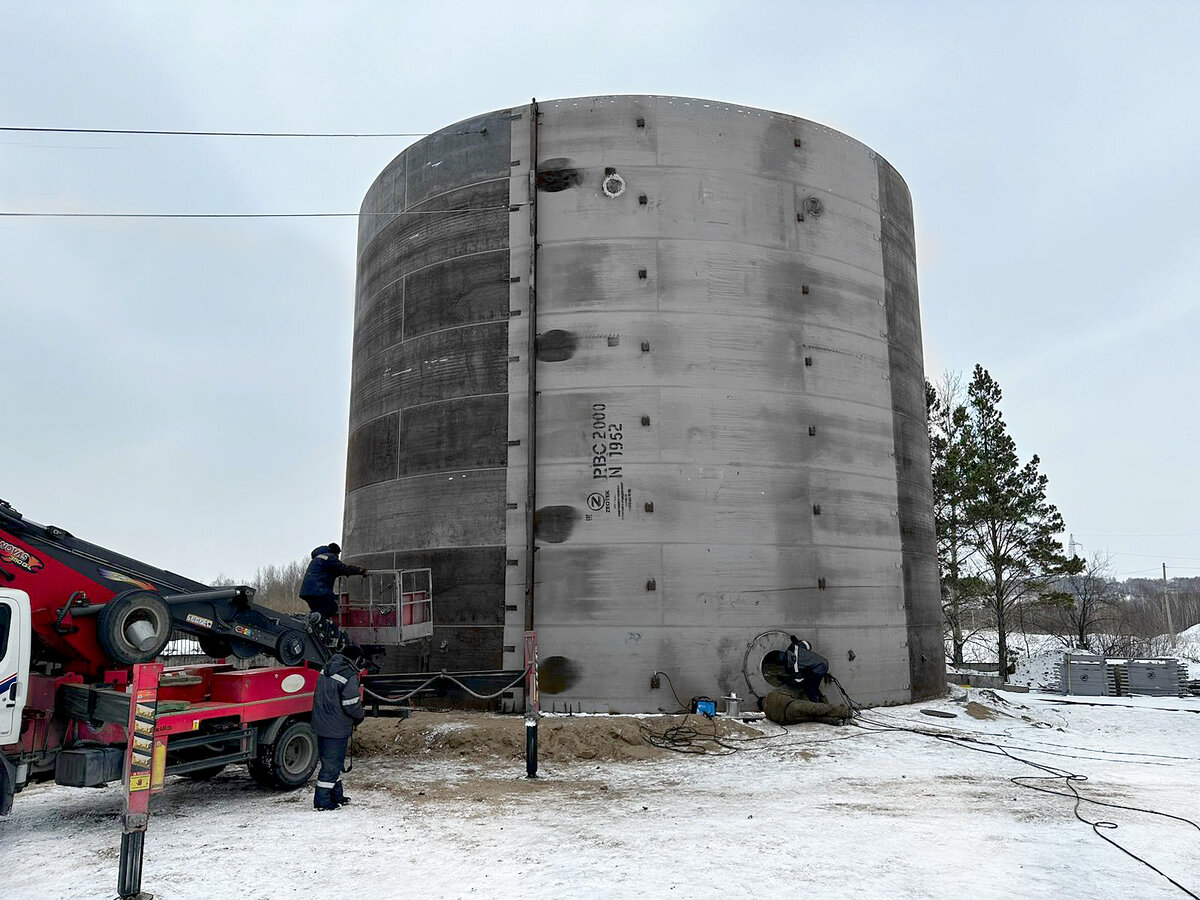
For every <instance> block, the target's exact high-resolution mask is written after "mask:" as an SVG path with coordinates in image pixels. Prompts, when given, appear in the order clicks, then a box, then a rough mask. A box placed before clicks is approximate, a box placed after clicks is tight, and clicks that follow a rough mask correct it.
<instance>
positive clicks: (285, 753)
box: [249, 719, 319, 790]
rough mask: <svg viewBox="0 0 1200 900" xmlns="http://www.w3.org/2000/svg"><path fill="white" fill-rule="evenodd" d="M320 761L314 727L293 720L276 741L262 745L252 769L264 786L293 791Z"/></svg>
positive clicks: (306, 778)
mask: <svg viewBox="0 0 1200 900" xmlns="http://www.w3.org/2000/svg"><path fill="white" fill-rule="evenodd" d="M318 762H319V760H318V758H317V737H316V735H315V734H313V730H312V726H311V725H310V724H308V722H305V721H304V720H302V719H293V720H292V721H291V722H288V723H287V724H286V725H284V726H283V728H281V729H280V730H279V734H277V735H276V736H275V741H274V743H271V744H264V745H262V746H260V747H259V748H258V758H257V759H254V760H251V761H250V764H249V769H250V775H251V777H253V778H254V780H255V781H257V782H258V783H259V784H261V785H262V786H263V787H270V788H277V789H282V790H292V789H294V788H298V787H300V786H301V785H303V784H304V782H306V781H308V779H309V778H310V777H312V773H313V772H314V771H315V770H316V768H317V763H318Z"/></svg>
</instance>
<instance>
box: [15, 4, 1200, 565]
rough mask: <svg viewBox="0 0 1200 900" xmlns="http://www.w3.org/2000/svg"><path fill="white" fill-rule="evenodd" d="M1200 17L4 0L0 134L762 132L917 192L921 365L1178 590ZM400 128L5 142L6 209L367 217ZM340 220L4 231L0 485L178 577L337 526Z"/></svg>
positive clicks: (1064, 507) (330, 534)
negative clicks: (520, 109) (660, 109)
mask: <svg viewBox="0 0 1200 900" xmlns="http://www.w3.org/2000/svg"><path fill="white" fill-rule="evenodd" d="M1198 58H1200V4H1196V3H1156V2H1129V3H1103V2H1095V0H1092V2H1079V3H1065V2H1064V3H1048V2H1039V3H1030V4H1020V3H984V2H972V3H959V2H945V3H936V2H924V3H922V2H910V3H900V2H889V3H837V4H832V3H828V2H822V3H711V2H695V0H693V2H688V3H651V2H639V3H603V4H601V3H596V4H570V3H558V4H544V5H540V6H539V5H534V4H522V3H516V2H508V3H477V4H466V3H450V2H446V3H425V2H413V3H404V2H392V3H362V2H357V3H354V2H337V3H335V2H329V3H312V2H297V0H291V2H286V3H265V2H262V3H245V2H229V3H222V2H205V3H194V4H175V3H149V2H146V3H86V4H85V3H54V2H43V3H36V4H34V3H23V2H17V0H0V84H3V85H4V89H3V90H0V125H40V126H59V127H85V128H86V127H92V128H133V129H180V130H218V131H389V132H391V131H415V132H425V131H431V130H434V129H437V128H440V127H442V126H444V125H448V124H450V123H452V122H455V121H457V120H458V119H461V118H464V117H466V116H469V115H472V114H474V113H478V112H483V111H487V110H491V109H496V108H501V107H507V106H510V105H513V104H520V103H527V102H528V101H529V98H530V97H532V96H536V97H538V98H539V99H542V100H547V99H552V98H556V97H570V96H580V95H589V94H610V93H625V94H629V93H655V94H679V95H686V96H694V97H704V98H712V99H717V100H724V101H732V102H736V103H741V104H748V105H753V106H758V107H763V108H767V109H772V110H779V111H781V112H786V113H789V114H793V115H798V116H802V117H804V118H808V119H813V120H815V121H818V122H822V123H824V124H827V125H830V126H832V127H834V128H838V129H840V130H842V131H845V132H847V133H848V134H850V135H852V136H854V137H855V138H858V139H859V140H861V141H863V142H864V143H866V144H868V145H869V146H871V147H872V148H874V149H876V150H877V151H879V152H880V153H882V154H883V155H884V156H886V157H887V158H888V159H889V161H890V162H891V163H892V164H893V165H895V166H896V168H897V169H898V170H899V171H900V173H901V174H902V175H903V176H904V177H905V179H906V180H907V181H908V184H909V187H910V188H911V190H912V195H913V200H914V205H915V211H916V218H917V230H918V242H919V243H918V265H919V279H920V288H921V307H922V319H923V329H924V341H925V365H926V372H927V373H929V374H930V375H931V376H935V377H936V376H937V375H938V374H939V373H940V372H942V371H943V370H946V369H953V370H961V371H964V372H966V373H969V370H970V369H971V367H972V366H973V365H974V363H976V362H980V363H982V364H983V365H984V366H985V367H986V368H988V369H989V370H990V371H991V373H992V374H993V376H995V378H996V379H997V380H998V381H999V382H1000V384H1001V386H1002V387H1003V389H1004V393H1005V397H1004V402H1003V410H1004V413H1005V416H1006V418H1007V421H1008V423H1009V426H1010V428H1011V430H1012V432H1013V434H1014V436H1015V438H1016V440H1017V445H1018V448H1019V450H1020V452H1021V454H1022V457H1023V458H1027V457H1028V456H1029V455H1031V454H1033V453H1037V454H1039V455H1040V456H1041V459H1042V470H1043V471H1044V472H1045V473H1046V474H1047V475H1048V476H1049V478H1050V492H1051V499H1052V500H1053V502H1055V503H1057V504H1058V506H1059V509H1060V510H1061V511H1062V513H1063V515H1064V517H1065V519H1066V522H1067V527H1068V529H1069V530H1070V531H1072V532H1074V534H1075V535H1076V539H1077V540H1078V541H1079V542H1081V543H1082V544H1083V545H1084V548H1085V552H1087V553H1089V554H1090V553H1092V552H1095V551H1105V550H1107V551H1109V552H1111V553H1113V554H1115V556H1114V558H1115V561H1116V563H1117V571H1118V573H1120V574H1122V575H1124V574H1133V573H1137V574H1145V575H1148V576H1149V575H1154V574H1156V573H1158V572H1159V569H1158V566H1159V564H1160V563H1161V562H1163V561H1165V562H1166V563H1167V565H1168V571H1169V573H1170V574H1178V575H1200V515H1198V513H1197V507H1198V505H1200V490H1198V488H1200V476H1198V475H1197V465H1196V457H1197V451H1198V449H1200V448H1198V446H1197V444H1198V442H1197V424H1196V422H1197V414H1198V413H1200V404H1198V403H1197V399H1196V390H1197V381H1198V376H1200V362H1198V361H1197V354H1196V350H1195V344H1196V339H1197V332H1198V330H1200V329H1198V325H1200V224H1198V223H1200V217H1198V216H1197V215H1196V209H1197V205H1198V202H1200V166H1197V165H1196V164H1195V161H1194V157H1195V154H1196V148H1197V147H1200V65H1198V63H1197V60H1198ZM411 140H413V139H409V138H393V139H363V140H333V139H329V140H287V139H250V138H195V137H132V136H117V135H75V136H73V135H61V134H28V133H19V132H15V133H14V132H8V133H0V210H4V211H66V212H89V211H95V212H117V211H127V212H159V211H178V212H210V211H225V212H242V211H244V212H293V211H296V212H353V211H356V210H357V209H358V206H359V203H360V202H361V200H362V196H363V194H364V192H365V191H366V189H367V187H368V186H369V185H370V183H371V181H372V180H373V179H374V177H375V176H376V174H378V172H379V171H380V169H382V168H383V167H384V165H386V163H387V162H388V161H389V160H390V159H391V158H392V157H393V156H395V155H396V154H397V153H398V152H399V151H400V150H402V149H403V148H404V147H405V146H406V145H407V144H408V143H409V142H410V141H411ZM354 274H355V221H354V220H353V219H316V220H314V219H296V220H289V219H280V220H246V221H239V220H190V221H189V220H113V219H77V220H66V219H12V218H0V322H2V323H3V324H2V325H0V334H2V335H3V341H2V344H0V347H2V350H3V357H2V359H3V371H4V376H5V377H4V381H5V385H4V391H3V396H4V399H3V407H2V408H3V410H4V417H3V430H4V434H3V438H2V439H0V497H2V498H4V499H7V500H9V501H10V502H11V503H13V504H14V505H15V506H16V507H17V508H18V509H20V510H22V511H23V512H24V513H25V514H26V515H28V516H29V517H30V518H33V519H36V520H38V521H41V522H52V523H54V524H58V525H62V526H63V527H65V528H68V529H70V530H71V531H73V532H74V533H75V534H77V535H79V536H80V537H84V538H87V539H89V540H93V541H95V542H97V543H100V544H104V545H106V546H109V547H112V548H114V549H117V550H120V551H122V552H125V553H128V554H129V555H132V556H136V557H139V558H141V559H144V560H146V561H148V562H151V563H153V564H156V565H160V566H164V567H167V568H170V569H173V570H175V571H178V572H180V573H182V574H186V575H189V576H191V577H194V578H198V579H201V580H208V579H211V578H212V577H213V576H215V575H216V574H217V573H218V572H223V573H225V574H228V575H231V576H234V577H241V578H244V577H247V576H248V575H250V574H251V573H253V571H254V570H255V568H257V567H258V566H259V565H262V564H265V563H280V562H285V561H288V560H291V559H295V558H298V557H300V556H301V555H305V554H306V553H307V551H308V550H309V549H311V548H312V547H313V546H315V545H316V544H318V543H323V542H325V541H327V540H330V539H332V538H336V537H337V536H338V535H339V534H340V532H341V512H342V496H343V486H344V472H345V449H346V432H347V407H348V401H349V380H350V339H351V326H352V323H351V315H352V308H353V294H354Z"/></svg>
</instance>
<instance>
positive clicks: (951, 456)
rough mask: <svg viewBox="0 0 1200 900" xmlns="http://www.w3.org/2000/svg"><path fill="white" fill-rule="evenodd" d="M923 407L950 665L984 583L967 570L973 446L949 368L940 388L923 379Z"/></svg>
mask: <svg viewBox="0 0 1200 900" xmlns="http://www.w3.org/2000/svg"><path fill="white" fill-rule="evenodd" d="M925 407H926V413H927V418H928V424H929V450H930V459H931V461H932V475H933V497H934V507H933V511H934V524H935V526H936V529H937V550H938V563H939V568H940V570H941V593H942V618H943V621H944V623H945V627H946V635H947V637H948V638H949V640H950V657H951V663H952V664H953V665H962V663H963V646H964V645H965V644H966V642H967V641H968V640H970V638H971V637H972V634H973V632H971V631H969V630H968V627H969V625H968V617H969V616H970V614H971V613H972V611H973V610H975V609H977V608H978V606H979V602H980V597H981V588H982V584H981V583H980V581H979V579H978V578H975V577H973V576H972V575H971V574H970V569H969V563H970V556H971V548H970V546H969V545H968V543H967V540H966V523H965V521H964V520H963V512H964V506H965V503H966V498H967V489H968V484H967V476H966V468H967V464H968V463H969V461H970V458H971V451H972V446H971V444H970V443H969V442H968V440H967V437H968V435H969V432H968V428H967V425H968V416H967V409H966V407H965V406H964V404H963V391H962V382H961V380H960V378H959V376H958V375H957V374H953V373H949V372H947V373H946V374H945V375H944V376H943V377H942V380H941V382H940V383H939V385H938V387H937V388H935V387H934V386H933V385H932V384H930V383H929V382H928V381H926V382H925Z"/></svg>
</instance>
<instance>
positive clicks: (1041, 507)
mask: <svg viewBox="0 0 1200 900" xmlns="http://www.w3.org/2000/svg"><path fill="white" fill-rule="evenodd" d="M1001 397H1002V394H1001V391H1000V385H999V384H997V383H996V382H995V380H994V379H993V378H992V376H991V375H989V374H988V372H987V370H986V369H984V368H983V367H982V366H980V365H976V366H975V371H974V373H973V374H972V377H971V383H970V385H969V386H968V388H967V417H966V425H965V429H966V434H965V435H964V440H966V441H967V443H968V444H969V445H970V451H969V458H968V459H967V460H966V461H965V464H964V468H963V474H964V483H963V506H962V519H963V525H964V532H965V538H966V544H967V546H968V547H969V549H970V552H971V553H972V554H973V556H974V564H975V567H976V574H977V575H978V577H979V579H980V581H981V583H982V585H983V587H984V590H985V596H986V600H985V602H986V604H987V607H988V609H989V612H990V614H991V618H992V620H993V623H994V624H995V626H996V632H997V644H998V646H997V650H998V652H999V658H1000V674H1001V678H1003V679H1004V680H1008V634H1009V628H1010V626H1011V623H1012V617H1013V614H1014V612H1015V611H1016V610H1017V608H1018V607H1019V606H1020V605H1021V604H1022V603H1024V602H1027V601H1031V600H1037V599H1039V598H1043V597H1044V598H1050V597H1052V596H1053V595H1054V592H1053V590H1052V585H1053V581H1054V579H1056V578H1059V577H1061V576H1063V575H1069V574H1075V573H1078V572H1080V571H1082V569H1083V561H1082V560H1080V559H1078V558H1068V557H1067V556H1065V555H1064V554H1063V552H1062V544H1060V543H1059V542H1058V541H1057V540H1055V538H1054V536H1055V535H1056V534H1059V533H1061V532H1062V530H1063V519H1062V516H1061V515H1060V514H1059V512H1058V509H1057V508H1055V506H1054V504H1052V503H1050V502H1049V501H1048V500H1047V499H1046V486H1047V484H1048V479H1047V477H1046V476H1045V475H1043V474H1041V473H1040V472H1039V471H1038V467H1039V465H1040V464H1041V461H1040V460H1039V459H1038V457H1037V456H1036V455H1034V456H1033V457H1031V458H1030V460H1029V462H1027V463H1026V464H1025V465H1021V462H1020V459H1019V458H1018V456H1017V445H1016V442H1015V441H1014V440H1013V439H1012V436H1011V435H1010V434H1009V433H1008V427H1007V426H1006V425H1005V423H1004V417H1003V416H1002V415H1001V414H1000V400H1001Z"/></svg>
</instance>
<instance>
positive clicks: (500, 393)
mask: <svg viewBox="0 0 1200 900" xmlns="http://www.w3.org/2000/svg"><path fill="white" fill-rule="evenodd" d="M509 393H510V392H509V391H492V392H490V393H487V394H459V395H458V396H456V397H439V398H438V399H437V400H426V401H425V402H424V403H414V404H412V405H411V406H398V407H396V408H395V409H389V410H388V411H387V412H385V413H380V414H379V415H377V416H374V417H373V418H370V419H367V420H366V421H364V422H363V425H366V424H367V423H368V422H374V421H375V420H376V419H382V418H383V417H384V416H390V415H392V414H393V413H398V412H401V413H402V412H407V411H408V410H410V409H424V408H425V407H427V406H436V405H437V404H439V403H454V402H455V401H456V400H474V399H475V398H476V397H507V396H508V395H509ZM358 428H362V425H359V426H358ZM358 428H355V429H354V430H355V431H357V430H358Z"/></svg>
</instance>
